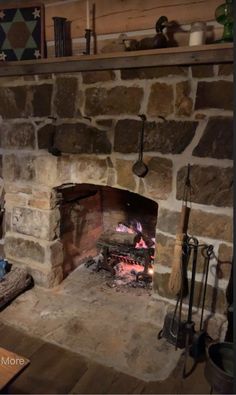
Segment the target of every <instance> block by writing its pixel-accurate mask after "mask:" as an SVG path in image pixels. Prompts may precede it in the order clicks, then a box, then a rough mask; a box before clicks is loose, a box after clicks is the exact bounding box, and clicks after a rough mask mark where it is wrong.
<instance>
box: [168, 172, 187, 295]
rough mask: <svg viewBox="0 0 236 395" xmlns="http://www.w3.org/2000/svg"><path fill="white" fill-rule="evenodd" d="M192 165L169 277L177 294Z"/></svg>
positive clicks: (185, 188)
mask: <svg viewBox="0 0 236 395" xmlns="http://www.w3.org/2000/svg"><path fill="white" fill-rule="evenodd" d="M189 176H190V165H189V164H188V171H187V176H186V180H185V186H184V193H183V204H182V209H181V214H180V223H179V226H178V229H177V233H176V242H175V248H174V258H173V264H172V270H171V274H170V278H169V283H168V287H169V291H170V292H171V293H172V294H174V295H177V294H178V293H179V292H180V290H181V286H182V280H183V279H182V274H183V270H182V264H183V243H184V241H185V239H186V237H187V228H188V220H189V214H190V207H189V206H188V202H190V203H191V196H190V192H191V185H190V178H189Z"/></svg>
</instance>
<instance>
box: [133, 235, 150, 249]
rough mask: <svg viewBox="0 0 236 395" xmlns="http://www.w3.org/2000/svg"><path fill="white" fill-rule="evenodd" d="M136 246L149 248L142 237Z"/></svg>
mask: <svg viewBox="0 0 236 395" xmlns="http://www.w3.org/2000/svg"><path fill="white" fill-rule="evenodd" d="M135 248H148V246H147V244H146V243H145V241H144V240H143V238H142V237H141V238H140V240H139V241H138V242H137V243H136V244H135Z"/></svg>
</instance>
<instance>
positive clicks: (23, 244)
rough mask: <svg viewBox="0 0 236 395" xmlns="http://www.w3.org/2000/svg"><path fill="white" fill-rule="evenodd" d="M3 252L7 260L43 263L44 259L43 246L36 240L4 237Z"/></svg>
mask: <svg viewBox="0 0 236 395" xmlns="http://www.w3.org/2000/svg"><path fill="white" fill-rule="evenodd" d="M4 251H5V255H6V257H7V258H9V260H11V259H13V260H16V261H18V260H20V261H21V262H22V261H24V262H26V263H27V262H28V261H30V262H32V261H35V262H38V263H44V259H45V248H44V246H43V245H41V244H40V243H39V242H37V241H36V240H35V241H34V240H27V239H24V238H21V237H16V236H8V235H7V236H6V238H5V244H4Z"/></svg>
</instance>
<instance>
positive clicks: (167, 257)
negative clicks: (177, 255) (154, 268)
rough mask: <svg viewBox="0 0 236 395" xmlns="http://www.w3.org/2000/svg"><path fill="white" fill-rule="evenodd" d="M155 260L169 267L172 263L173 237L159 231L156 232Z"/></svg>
mask: <svg viewBox="0 0 236 395" xmlns="http://www.w3.org/2000/svg"><path fill="white" fill-rule="evenodd" d="M156 246H157V247H156V248H157V251H156V254H155V255H156V262H157V263H158V264H161V265H163V266H169V267H171V266H172V264H173V253H174V247H175V238H174V237H168V236H165V235H163V234H161V233H157V234H156Z"/></svg>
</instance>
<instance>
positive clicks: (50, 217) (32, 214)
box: [12, 207, 60, 241]
mask: <svg viewBox="0 0 236 395" xmlns="http://www.w3.org/2000/svg"><path fill="white" fill-rule="evenodd" d="M12 225H13V230H14V232H17V233H22V234H24V235H28V236H33V237H37V238H39V239H42V240H49V241H50V240H54V239H55V238H57V237H59V233H60V229H59V226H60V213H59V210H58V209H54V210H47V211H42V210H37V209H31V208H23V207H21V208H20V207H15V208H14V209H13V217H12Z"/></svg>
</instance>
